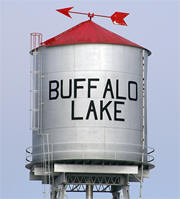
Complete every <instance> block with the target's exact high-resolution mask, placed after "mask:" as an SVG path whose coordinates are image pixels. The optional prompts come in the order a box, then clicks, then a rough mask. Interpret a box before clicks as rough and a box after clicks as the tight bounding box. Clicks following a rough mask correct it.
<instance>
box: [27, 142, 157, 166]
mask: <svg viewBox="0 0 180 199" xmlns="http://www.w3.org/2000/svg"><path fill="white" fill-rule="evenodd" d="M56 144H57V143H56ZM132 145H133V144H132ZM49 146H50V148H51V149H53V144H49ZM133 146H138V147H140V146H141V145H133ZM145 149H147V153H145V154H144V156H145V158H147V162H148V163H150V162H153V161H154V156H153V155H152V154H153V153H154V152H155V150H154V149H153V148H152V147H145ZM65 152H66V153H68V152H69V153H73V152H75V153H76V152H77V153H81V156H82V157H81V159H83V157H85V154H86V153H88V152H91V153H92V152H93V153H98V152H99V151H81V150H74V151H72V150H71V151H53V152H50V151H49V152H42V153H35V154H33V153H32V147H28V148H27V149H26V161H27V162H28V163H31V162H32V157H38V156H39V157H41V156H43V155H47V156H49V155H52V154H58V153H59V154H60V153H65ZM103 152H105V153H106V152H107V153H108V152H109V151H103ZM111 153H113V152H111ZM117 154H128V155H139V156H142V154H143V153H141V152H127V151H117V152H114V156H113V157H115V159H117ZM62 160H63V159H62ZM137 162H140V163H141V161H137Z"/></svg>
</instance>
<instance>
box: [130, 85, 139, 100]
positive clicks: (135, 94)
mask: <svg viewBox="0 0 180 199" xmlns="http://www.w3.org/2000/svg"><path fill="white" fill-rule="evenodd" d="M134 91H135V92H134ZM128 98H129V100H133V101H137V99H138V85H137V83H136V82H134V81H129V82H128Z"/></svg>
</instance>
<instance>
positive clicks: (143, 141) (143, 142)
mask: <svg viewBox="0 0 180 199" xmlns="http://www.w3.org/2000/svg"><path fill="white" fill-rule="evenodd" d="M144 60H145V50H144V49H143V50H142V78H143V81H142V99H143V101H142V116H143V124H142V157H141V178H140V194H139V198H140V199H142V185H143V175H144V149H145V68H144V66H145V61H144Z"/></svg>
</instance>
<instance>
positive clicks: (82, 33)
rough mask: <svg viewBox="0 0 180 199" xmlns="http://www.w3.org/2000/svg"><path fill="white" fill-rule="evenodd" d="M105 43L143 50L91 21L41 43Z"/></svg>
mask: <svg viewBox="0 0 180 199" xmlns="http://www.w3.org/2000/svg"><path fill="white" fill-rule="evenodd" d="M82 43H105V44H120V45H126V46H133V47H138V48H143V47H142V46H139V45H138V44H135V43H133V42H131V41H129V40H127V39H125V38H123V37H121V36H120V35H118V34H115V33H113V32H111V31H109V30H107V29H105V28H103V27H102V26H100V25H98V24H96V23H94V22H93V21H91V20H88V21H85V22H82V23H80V24H78V25H76V26H74V27H72V28H71V29H69V30H67V31H65V32H63V33H61V34H59V35H57V36H55V37H53V38H51V39H48V40H47V41H45V42H43V46H57V45H66V44H82Z"/></svg>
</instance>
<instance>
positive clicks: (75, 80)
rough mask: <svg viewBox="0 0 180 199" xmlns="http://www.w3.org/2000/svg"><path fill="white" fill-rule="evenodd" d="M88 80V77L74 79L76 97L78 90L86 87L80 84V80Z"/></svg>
mask: <svg viewBox="0 0 180 199" xmlns="http://www.w3.org/2000/svg"><path fill="white" fill-rule="evenodd" d="M83 81H86V79H82V78H80V79H74V98H77V90H78V89H82V88H84V86H78V82H83Z"/></svg>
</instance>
